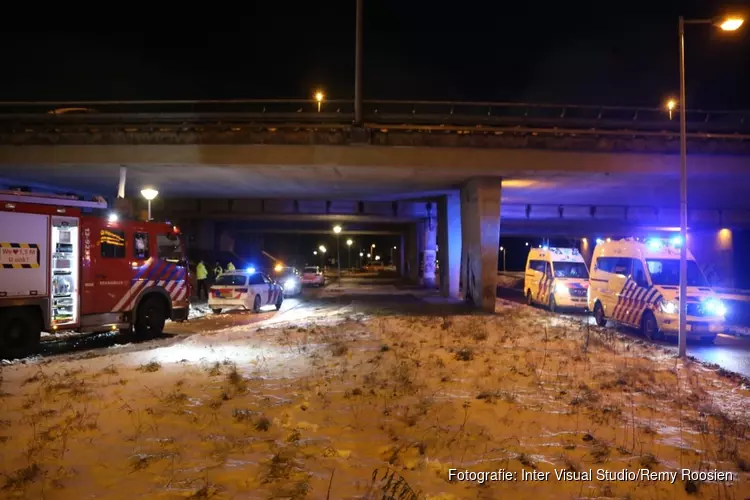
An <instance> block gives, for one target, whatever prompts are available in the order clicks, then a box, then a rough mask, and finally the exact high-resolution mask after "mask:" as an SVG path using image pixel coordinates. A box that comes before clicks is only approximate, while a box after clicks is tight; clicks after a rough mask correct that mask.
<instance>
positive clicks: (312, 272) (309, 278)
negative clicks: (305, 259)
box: [302, 266, 326, 286]
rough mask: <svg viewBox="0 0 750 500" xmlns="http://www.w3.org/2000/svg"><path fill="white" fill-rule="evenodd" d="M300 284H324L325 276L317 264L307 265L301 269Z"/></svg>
mask: <svg viewBox="0 0 750 500" xmlns="http://www.w3.org/2000/svg"><path fill="white" fill-rule="evenodd" d="M302 284H303V285H312V286H325V284H326V278H325V276H324V275H323V271H321V270H320V268H319V267H318V266H307V267H306V268H305V269H303V270H302Z"/></svg>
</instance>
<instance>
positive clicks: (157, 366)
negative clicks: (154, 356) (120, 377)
mask: <svg viewBox="0 0 750 500" xmlns="http://www.w3.org/2000/svg"><path fill="white" fill-rule="evenodd" d="M159 370H161V363H159V362H158V361H155V360H154V361H149V362H148V363H146V364H145V365H141V366H139V367H138V371H139V372H143V373H153V372H158V371H159Z"/></svg>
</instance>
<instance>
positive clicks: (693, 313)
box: [588, 236, 726, 342]
mask: <svg viewBox="0 0 750 500" xmlns="http://www.w3.org/2000/svg"><path fill="white" fill-rule="evenodd" d="M681 245H682V241H681V238H680V237H679V236H678V237H675V238H673V239H671V240H662V239H651V240H646V241H645V242H641V241H636V240H633V239H632V238H627V239H623V240H619V241H607V242H602V243H600V244H598V245H597V246H596V248H595V249H594V255H593V257H592V261H591V278H590V287H589V297H588V304H589V308H590V309H591V310H592V311H593V312H594V317H595V318H596V322H597V324H598V325H599V326H605V325H606V323H607V320H609V319H611V320H614V321H616V322H618V323H622V324H625V325H629V326H632V327H636V328H639V329H641V331H642V332H643V334H644V335H645V336H646V337H647V338H649V339H659V338H662V337H663V336H665V335H677V333H678V324H679V301H680V300H681V297H679V288H680V286H679V285H680V246H681ZM687 258H688V263H687V264H688V269H687V271H688V273H687V292H688V295H687V297H685V299H686V300H687V328H686V331H687V336H688V338H691V339H698V340H702V341H707V342H713V341H714V339H715V338H716V335H717V333H719V332H720V331H721V329H722V327H723V323H724V315H725V314H726V308H725V306H724V304H722V302H721V301H720V300H719V299H718V298H716V295H715V293H714V292H713V291H712V290H711V287H710V286H709V284H708V280H706V277H705V276H704V274H703V272H702V271H701V269H700V268H699V267H698V263H697V262H696V261H695V258H694V257H693V255H692V254H691V253H690V251H688V253H687Z"/></svg>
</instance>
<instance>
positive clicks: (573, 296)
mask: <svg viewBox="0 0 750 500" xmlns="http://www.w3.org/2000/svg"><path fill="white" fill-rule="evenodd" d="M588 287H589V270H588V268H587V267H586V262H585V261H584V260H583V256H582V255H581V254H580V253H579V252H578V249H576V248H548V247H543V248H532V249H531V250H530V251H529V256H528V258H527V259H526V272H525V274H524V285H523V289H524V291H525V293H526V302H527V303H528V304H529V305H533V304H543V305H545V306H547V307H548V308H549V310H550V311H553V312H554V311H556V310H557V309H558V308H565V309H579V310H582V311H583V310H585V309H586V306H587V301H586V296H587V291H588Z"/></svg>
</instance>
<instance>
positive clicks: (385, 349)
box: [380, 344, 391, 352]
mask: <svg viewBox="0 0 750 500" xmlns="http://www.w3.org/2000/svg"><path fill="white" fill-rule="evenodd" d="M390 350H391V348H390V347H388V344H383V345H381V346H380V352H388V351H390Z"/></svg>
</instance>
